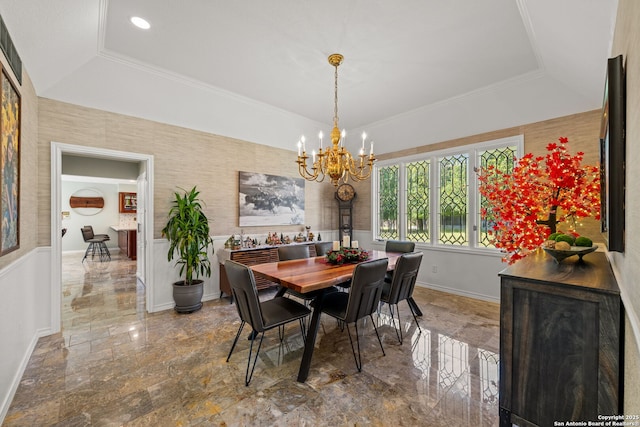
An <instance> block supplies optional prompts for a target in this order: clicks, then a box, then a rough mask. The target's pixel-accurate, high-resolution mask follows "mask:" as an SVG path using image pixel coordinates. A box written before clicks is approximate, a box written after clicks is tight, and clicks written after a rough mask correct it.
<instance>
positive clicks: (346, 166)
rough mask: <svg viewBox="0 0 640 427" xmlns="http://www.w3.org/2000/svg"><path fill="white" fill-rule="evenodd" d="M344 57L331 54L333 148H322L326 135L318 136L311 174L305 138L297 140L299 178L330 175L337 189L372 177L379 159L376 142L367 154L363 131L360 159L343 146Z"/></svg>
mask: <svg viewBox="0 0 640 427" xmlns="http://www.w3.org/2000/svg"><path fill="white" fill-rule="evenodd" d="M343 59H344V57H343V56H342V55H340V54H339V53H334V54H332V55H329V64H331V65H332V66H333V67H335V96H334V107H333V129H332V130H331V147H327V148H326V149H324V150H323V148H322V137H323V134H322V132H320V134H319V135H318V137H319V138H320V148H319V149H318V153H316V151H315V150H313V151H312V153H311V156H312V165H311V166H312V167H311V171H309V169H308V168H307V159H308V158H309V156H307V150H306V146H305V137H304V135H303V136H302V137H301V138H300V140H299V141H298V160H296V163H298V170H299V172H300V175H301V176H302V177H303V178H305V179H306V180H309V181H318V182H322V181H324V178H325V176H326V175H328V176H329V179H330V180H331V183H332V184H333V185H334V186H336V187H337V186H338V184H339V183H340V182H341V181H342V182H347V181H348V180H349V178H351V179H352V180H354V181H362V180H365V179H367V178H369V176H371V172H372V170H373V163H374V162H375V160H376V158H375V155H374V154H373V141H372V142H371V144H370V147H369V154H368V155H367V154H365V147H364V144H365V140H366V139H367V134H366V133H364V132H362V147H361V148H360V153H359V154H358V157H359V158H360V159H359V160H357V159H356V158H354V157H353V156H352V155H351V153H350V152H349V151H348V150H347V149H346V148H345V147H344V141H345V140H346V131H345V130H344V129H343V130H342V132H340V129H339V128H338V66H339V65H340V64H341V63H342V60H343Z"/></svg>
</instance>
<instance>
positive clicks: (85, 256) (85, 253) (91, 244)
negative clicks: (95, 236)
mask: <svg viewBox="0 0 640 427" xmlns="http://www.w3.org/2000/svg"><path fill="white" fill-rule="evenodd" d="M92 248H93V243H89V246H87V250H86V251H84V256H83V257H82V262H84V260H85V259H87V255H89V251H91V249H92Z"/></svg>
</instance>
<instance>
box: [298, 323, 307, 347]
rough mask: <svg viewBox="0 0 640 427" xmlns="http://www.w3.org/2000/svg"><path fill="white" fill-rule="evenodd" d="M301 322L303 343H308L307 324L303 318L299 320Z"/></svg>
mask: <svg viewBox="0 0 640 427" xmlns="http://www.w3.org/2000/svg"><path fill="white" fill-rule="evenodd" d="M299 321H300V332H301V333H302V341H304V342H306V341H307V328H306V322H305V321H304V319H302V318H301V319H299Z"/></svg>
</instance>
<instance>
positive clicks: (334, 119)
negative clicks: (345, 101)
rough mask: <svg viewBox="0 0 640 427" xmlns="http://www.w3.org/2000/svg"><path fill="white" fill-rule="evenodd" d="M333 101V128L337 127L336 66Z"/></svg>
mask: <svg viewBox="0 0 640 427" xmlns="http://www.w3.org/2000/svg"><path fill="white" fill-rule="evenodd" d="M334 67H335V80H334V97H333V99H334V101H333V126H335V127H338V64H336V65H335V66H334Z"/></svg>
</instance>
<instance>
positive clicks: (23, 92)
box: [0, 52, 38, 269]
mask: <svg viewBox="0 0 640 427" xmlns="http://www.w3.org/2000/svg"><path fill="white" fill-rule="evenodd" d="M0 62H2V67H3V68H4V69H5V70H6V71H7V72H8V74H9V76H10V78H11V80H12V81H13V83H14V84H15V85H16V86H17V87H18V91H19V92H20V99H21V104H22V105H21V106H22V109H21V117H20V126H21V135H20V248H19V249H18V250H16V251H13V252H10V253H8V254H6V255H4V256H3V257H1V258H0V269H2V268H4V267H6V266H7V265H9V264H10V263H12V262H13V261H15V260H17V259H18V258H21V257H22V256H24V255H25V254H26V253H28V252H29V251H32V250H33V249H35V248H36V246H38V245H37V239H36V225H37V223H38V215H37V205H38V202H37V195H36V192H35V191H34V189H35V188H36V183H37V173H36V169H37V138H38V98H37V96H36V92H35V89H34V87H33V84H32V83H31V79H30V78H29V75H28V74H27V72H26V69H24V68H23V71H22V85H18V80H16V79H15V77H14V75H13V71H12V70H11V67H9V66H8V65H7V62H6V60H5V57H4V55H3V54H2V52H0Z"/></svg>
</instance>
